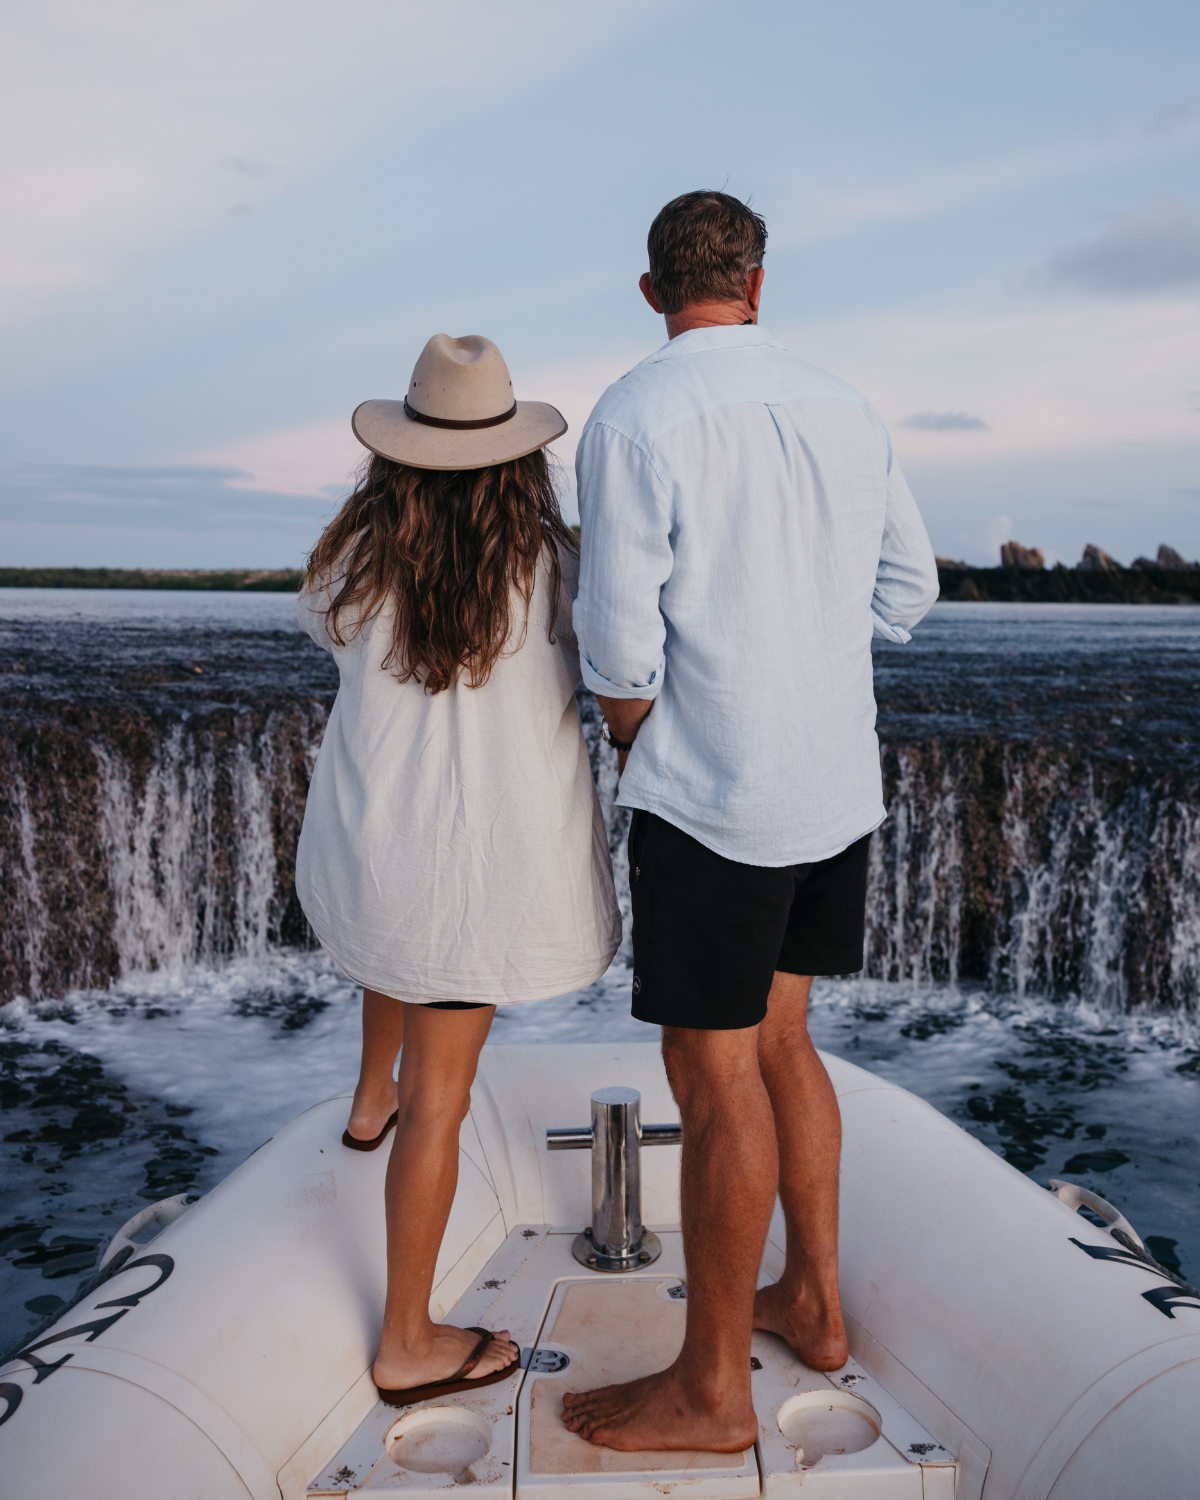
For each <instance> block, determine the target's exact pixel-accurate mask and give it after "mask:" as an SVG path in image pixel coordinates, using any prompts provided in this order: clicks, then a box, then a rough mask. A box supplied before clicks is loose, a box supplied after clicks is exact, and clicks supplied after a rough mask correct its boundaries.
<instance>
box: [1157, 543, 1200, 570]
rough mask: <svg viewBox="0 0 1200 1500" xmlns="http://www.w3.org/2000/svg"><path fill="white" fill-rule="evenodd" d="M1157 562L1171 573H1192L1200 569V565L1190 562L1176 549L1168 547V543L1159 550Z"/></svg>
mask: <svg viewBox="0 0 1200 1500" xmlns="http://www.w3.org/2000/svg"><path fill="white" fill-rule="evenodd" d="M1157 561H1158V566H1159V567H1160V568H1162V569H1163V570H1164V571H1166V572H1171V573H1190V572H1191V571H1192V570H1193V569H1194V568H1200V563H1194V562H1188V560H1187V559H1186V558H1185V557H1181V556H1180V555H1179V553H1178V552H1176V550H1175V548H1174V547H1168V546H1167V544H1166V542H1164V543H1163V544H1162V546H1161V547H1160V548H1159V549H1158V559H1157Z"/></svg>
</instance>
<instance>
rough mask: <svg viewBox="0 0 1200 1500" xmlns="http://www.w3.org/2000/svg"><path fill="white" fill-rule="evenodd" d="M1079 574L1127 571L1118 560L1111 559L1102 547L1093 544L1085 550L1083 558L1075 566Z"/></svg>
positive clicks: (1088, 545) (1089, 544)
mask: <svg viewBox="0 0 1200 1500" xmlns="http://www.w3.org/2000/svg"><path fill="white" fill-rule="evenodd" d="M1075 570H1076V572H1078V573H1123V572H1124V571H1125V569H1124V568H1123V567H1122V566H1121V564H1120V563H1119V562H1118V561H1117V560H1116V558H1115V557H1110V556H1109V555H1108V553H1107V552H1105V551H1104V549H1103V548H1102V547H1096V546H1093V544H1092V543H1091V542H1089V543H1088V544H1087V546H1086V547H1085V548H1084V549H1083V556H1082V557H1081V558H1080V559H1079V561H1078V562H1077V563H1076V564H1075Z"/></svg>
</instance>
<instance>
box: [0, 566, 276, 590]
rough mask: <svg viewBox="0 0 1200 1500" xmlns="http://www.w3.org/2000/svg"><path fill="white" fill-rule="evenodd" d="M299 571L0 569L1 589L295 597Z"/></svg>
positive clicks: (253, 569) (244, 569) (239, 569)
mask: <svg viewBox="0 0 1200 1500" xmlns="http://www.w3.org/2000/svg"><path fill="white" fill-rule="evenodd" d="M303 577H304V574H303V573H302V572H301V570H300V569H299V568H226V569H224V570H216V569H209V568H0V589H200V590H204V591H206V592H210V593H223V594H297V593H299V592H300V583H301V581H302V579H303Z"/></svg>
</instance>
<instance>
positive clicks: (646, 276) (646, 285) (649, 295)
mask: <svg viewBox="0 0 1200 1500" xmlns="http://www.w3.org/2000/svg"><path fill="white" fill-rule="evenodd" d="M638 286H640V287H641V289H642V296H643V297H645V299H646V301H647V302H648V303H649V304H650V306H651V307H652V308H653V309H654V311H655V312H656V313H659V314H660V315H661V313H662V307H661V305H660V303H659V300H658V298H657V297H656V296H655V295H654V287H653V286H652V285H651V283H650V272H649V271H643V272H642V279H641V280H640V281H639V282H638Z"/></svg>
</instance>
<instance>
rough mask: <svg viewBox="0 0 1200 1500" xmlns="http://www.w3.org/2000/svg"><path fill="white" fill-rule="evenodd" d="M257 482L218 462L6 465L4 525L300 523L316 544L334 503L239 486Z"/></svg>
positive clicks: (0, 489)
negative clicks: (251, 481) (248, 482)
mask: <svg viewBox="0 0 1200 1500" xmlns="http://www.w3.org/2000/svg"><path fill="white" fill-rule="evenodd" d="M251 477H252V476H250V475H248V474H247V473H245V471H243V470H241V469H237V468H232V467H226V466H221V465H217V464H174V465H159V466H154V467H150V466H138V467H132V466H130V467H116V466H110V465H106V464H10V465H6V466H5V467H3V468H0V521H7V522H31V521H36V522H38V523H39V524H41V525H43V526H45V525H47V524H50V525H57V526H69V527H75V526H101V527H105V528H111V527H117V528H122V527H131V528H134V529H141V528H145V527H152V528H158V529H160V530H162V529H168V530H171V531H177V532H209V531H221V532H225V531H240V530H256V529H260V528H261V527H263V525H264V524H267V525H271V526H275V527H278V526H280V525H281V524H282V525H284V526H288V527H294V526H297V525H299V526H301V527H304V528H306V529H307V530H308V531H310V532H311V534H312V537H313V539H314V540H315V538H316V535H317V532H318V530H319V529H320V526H321V523H322V521H323V520H324V519H325V517H326V516H327V514H328V512H329V510H330V502H329V500H328V499H324V498H322V497H318V496H315V495H297V494H287V493H280V492H271V491H266V490H247V489H242V488H240V487H239V485H238V481H239V480H240V481H243V482H244V481H245V480H247V479H250V478H251Z"/></svg>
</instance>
